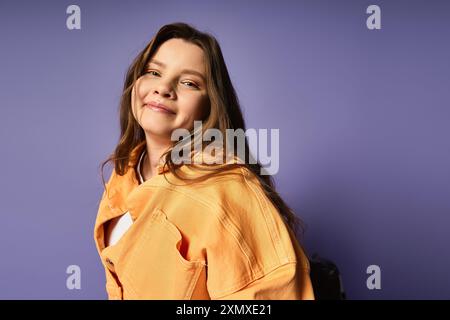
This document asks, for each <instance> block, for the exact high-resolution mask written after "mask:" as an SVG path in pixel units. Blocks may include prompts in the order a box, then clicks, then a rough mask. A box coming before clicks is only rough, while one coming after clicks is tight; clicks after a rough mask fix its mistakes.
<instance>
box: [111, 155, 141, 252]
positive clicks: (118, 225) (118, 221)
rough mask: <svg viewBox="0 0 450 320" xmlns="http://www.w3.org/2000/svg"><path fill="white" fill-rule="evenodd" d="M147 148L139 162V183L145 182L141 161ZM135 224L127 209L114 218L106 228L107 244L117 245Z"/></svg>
mask: <svg viewBox="0 0 450 320" xmlns="http://www.w3.org/2000/svg"><path fill="white" fill-rule="evenodd" d="M144 155H145V149H144V152H142V154H141V157H140V158H139V162H138V165H137V172H138V175H139V183H143V182H144V178H143V177H142V174H141V162H142V159H144ZM132 224H133V220H132V219H131V215H130V213H129V212H128V211H127V212H125V213H124V214H122V215H121V216H120V217H117V218H114V219H112V220H111V221H110V223H109V225H108V228H107V230H106V235H105V239H106V246H107V247H108V246H112V245H115V244H116V243H117V242H118V241H119V239H120V238H122V236H123V234H124V233H125V232H126V231H127V230H128V228H129V227H131V225H132Z"/></svg>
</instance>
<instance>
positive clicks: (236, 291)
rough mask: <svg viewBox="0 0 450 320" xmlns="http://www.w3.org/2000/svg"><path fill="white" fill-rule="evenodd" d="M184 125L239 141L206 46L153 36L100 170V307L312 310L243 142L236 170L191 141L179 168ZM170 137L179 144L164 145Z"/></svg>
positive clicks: (267, 184)
mask: <svg viewBox="0 0 450 320" xmlns="http://www.w3.org/2000/svg"><path fill="white" fill-rule="evenodd" d="M194 121H201V124H202V127H201V130H202V132H201V134H202V133H203V132H204V131H205V130H207V129H216V130H219V131H220V132H221V133H223V137H226V136H227V135H226V130H227V129H235V130H236V129H242V130H244V131H245V130H246V129H245V123H244V119H243V116H242V113H241V109H240V106H239V102H238V99H237V97H236V93H235V90H234V88H233V86H232V83H231V80H230V77H229V75H228V71H227V68H226V65H225V62H224V58H223V56H222V52H221V49H220V46H219V44H218V42H217V40H216V39H215V38H214V37H213V36H211V35H209V34H206V33H203V32H200V31H198V30H196V29H194V28H193V27H192V26H190V25H187V24H184V23H174V24H169V25H165V26H163V27H162V28H161V29H160V30H159V31H158V32H157V34H156V35H155V36H154V38H153V39H152V40H151V41H150V43H149V44H148V45H147V46H146V47H145V48H144V50H143V51H142V52H141V53H140V54H139V55H138V56H137V57H136V59H135V60H134V62H133V63H132V65H131V66H130V68H129V70H128V72H127V75H126V79H125V84H124V91H123V94H122V99H121V104H120V126H121V134H120V140H119V143H118V145H117V147H116V149H115V151H114V153H113V154H112V155H111V156H110V157H109V158H108V159H107V160H106V161H105V162H103V164H102V167H101V168H102V172H103V167H104V166H105V164H107V163H108V162H113V163H114V170H113V172H112V174H111V177H110V178H109V181H108V183H107V184H105V183H104V186H105V192H104V193H103V197H102V199H101V202H100V205H99V210H98V214H97V219H96V223H95V231H94V237H95V242H96V246H97V250H98V252H99V255H100V257H101V261H102V264H103V265H104V267H105V272H106V290H107V293H108V297H109V299H314V293H313V289H312V285H311V281H310V277H309V261H308V258H307V256H306V254H305V251H304V250H303V248H302V247H301V245H300V244H299V243H298V241H297V239H296V237H295V233H296V229H297V226H298V224H299V222H298V221H297V220H296V216H295V214H294V213H293V212H292V211H291V210H290V209H289V207H288V206H287V205H286V204H285V203H284V201H283V200H282V199H281V198H280V196H279V195H278V193H277V192H276V191H275V188H274V184H273V181H272V179H271V177H270V176H268V175H262V174H261V165H260V164H259V163H256V164H252V163H253V162H252V163H249V162H251V161H249V159H250V152H249V149H248V144H247V142H246V141H245V159H241V158H239V157H237V156H233V157H226V155H228V154H230V153H232V154H233V155H235V154H236V153H235V152H236V148H235V147H233V148H232V150H231V148H229V145H227V144H226V142H224V143H223V144H222V146H225V147H223V148H222V149H216V151H217V150H218V152H216V151H214V152H212V153H206V152H205V150H206V147H207V146H208V145H209V144H210V143H211V142H205V141H201V142H200V143H201V150H200V152H198V151H199V150H198V149H197V151H195V148H193V149H190V150H194V151H191V152H190V153H189V157H188V158H189V159H192V160H193V161H191V163H189V162H186V161H185V162H182V163H179V162H176V161H174V159H173V155H174V152H172V151H174V150H175V149H176V148H177V147H179V146H180V145H184V146H189V145H190V146H191V147H192V146H194V143H196V142H198V138H197V140H196V139H195V137H196V136H197V137H198V136H199V135H196V133H198V131H195V130H194V129H195V126H194ZM176 129H184V130H185V131H186V132H188V133H189V136H187V137H184V138H183V139H181V140H180V141H173V139H172V133H173V132H174V130H176ZM201 134H200V137H202V135H201ZM192 137H194V139H187V138H192ZM206 140H208V139H206ZM186 141H188V142H186ZM221 150H222V151H221ZM199 159H203V162H202V161H199ZM205 159H209V160H208V161H205ZM211 159H212V160H219V161H216V163H214V161H213V162H211ZM224 159H226V160H224ZM230 159H231V160H230ZM220 160H223V161H222V163H221V162H220ZM102 178H103V176H102ZM103 182H105V181H104V180H103Z"/></svg>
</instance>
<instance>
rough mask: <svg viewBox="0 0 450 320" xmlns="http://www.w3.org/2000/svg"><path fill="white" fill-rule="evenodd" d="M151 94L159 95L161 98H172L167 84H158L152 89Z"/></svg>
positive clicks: (170, 89)
mask: <svg viewBox="0 0 450 320" xmlns="http://www.w3.org/2000/svg"><path fill="white" fill-rule="evenodd" d="M153 93H156V94H160V95H161V96H163V97H172V96H173V90H172V88H171V87H170V86H169V85H168V84H165V83H160V84H159V85H157V86H156V87H155V88H154V90H153Z"/></svg>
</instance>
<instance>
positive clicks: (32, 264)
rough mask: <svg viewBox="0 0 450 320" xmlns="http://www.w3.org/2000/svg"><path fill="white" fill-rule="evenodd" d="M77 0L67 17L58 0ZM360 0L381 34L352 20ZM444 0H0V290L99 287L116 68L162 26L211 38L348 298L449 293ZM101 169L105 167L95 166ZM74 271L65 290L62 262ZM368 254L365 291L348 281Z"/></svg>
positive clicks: (87, 294) (21, 294)
mask: <svg viewBox="0 0 450 320" xmlns="http://www.w3.org/2000/svg"><path fill="white" fill-rule="evenodd" d="M70 4H77V5H79V6H80V7H81V25H82V29H81V30H73V31H70V30H68V29H67V28H66V17H67V14H66V8H67V6H69V5H70ZM370 4H378V5H379V6H380V7H381V10H382V18H381V21H382V29H381V30H374V31H371V30H368V29H367V28H366V23H365V21H366V17H367V14H366V13H365V11H366V8H367V7H368V6H369V5H370ZM449 13H450V3H449V2H448V1H447V2H445V1H361V0H357V1H275V0H273V1H248V0H246V1H237V0H236V1H228V0H227V1H220V2H219V1H209V0H208V1H76V2H72V1H70V2H69V1H53V2H51V1H47V2H43V1H39V2H38V1H2V2H0V39H1V50H0V57H1V59H0V85H1V89H0V101H1V108H0V116H1V118H0V119H1V126H0V133H1V134H0V145H1V154H2V156H1V158H0V167H1V168H2V175H1V179H0V191H1V192H0V200H1V201H0V213H1V232H0V252H1V258H0V259H1V260H0V298H3V299H13V298H20V299H32V298H37V299H48V298H56V299H80V298H82V299H105V298H106V293H105V290H104V272H103V269H102V266H101V264H100V260H99V257H98V256H97V252H96V249H95V245H94V242H93V226H94V221H95V216H96V213H97V206H98V202H99V200H100V197H101V193H102V186H101V179H100V175H99V169H98V168H99V163H100V161H102V160H104V159H105V158H106V156H107V155H108V154H109V153H110V152H111V151H112V150H113V148H114V147H115V144H116V143H117V140H118V134H119V132H118V112H117V110H118V102H119V97H120V94H121V88H122V85H123V78H124V74H125V70H126V68H127V67H128V65H129V64H130V62H131V60H132V59H133V58H134V57H135V56H136V54H137V53H138V52H139V51H140V50H141V49H142V48H143V46H144V45H145V44H146V43H147V42H148V41H149V40H150V38H151V37H152V36H153V34H154V33H155V32H156V31H157V29H158V28H159V27H160V26H162V25H163V24H166V23H170V22H174V21H184V22H188V23H191V24H193V25H194V26H196V27H198V28H199V29H200V30H204V31H209V32H211V33H213V34H214V35H215V36H216V37H217V38H218V40H219V42H220V44H221V46H222V49H223V53H224V56H225V59H226V62H227V65H228V68H229V71H230V74H231V77H232V80H233V82H234V85H235V87H236V89H237V92H238V95H239V98H240V100H241V102H242V107H243V109H244V114H245V117H246V120H247V125H248V127H249V128H250V127H251V128H279V129H280V140H281V150H280V152H281V155H280V171H279V173H278V174H277V175H276V182H277V186H278V190H279V191H280V192H281V194H282V196H283V197H284V198H285V200H286V201H287V202H288V203H289V204H290V205H291V206H292V207H293V208H294V209H295V210H296V212H298V214H299V215H300V216H301V217H302V218H303V220H305V222H306V223H307V224H308V230H307V232H306V239H305V242H306V247H307V249H308V252H309V253H310V254H312V253H314V252H318V253H319V254H321V255H322V256H324V257H326V258H328V259H331V260H333V261H334V262H335V263H336V264H337V265H338V267H339V268H340V270H341V272H342V276H343V281H344V287H345V290H346V293H347V296H348V298H350V299H380V298H387V299H393V298H412V299H416V298H447V299H448V298H450V277H449V272H450V271H449V270H450V256H449V249H448V244H449V243H450V232H449V229H450V228H449V226H450V216H449V214H450V142H449V135H450V126H449V120H450V111H449V107H450V93H449V89H450V81H449V78H450V62H449V57H450V44H449V40H448V39H449V34H450V19H449V18H448V17H449ZM108 174H109V171H105V175H108ZM71 264H76V265H79V266H80V267H81V290H68V289H67V288H66V278H67V276H68V275H67V274H66V268H67V266H68V265H71ZM371 264H377V265H379V266H380V267H381V272H382V275H381V285H382V288H381V290H368V289H367V287H366V279H367V277H368V275H367V274H366V268H367V266H369V265H371Z"/></svg>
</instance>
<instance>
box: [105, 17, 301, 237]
mask: <svg viewBox="0 0 450 320" xmlns="http://www.w3.org/2000/svg"><path fill="white" fill-rule="evenodd" d="M172 38H179V39H183V40H185V41H188V42H190V43H192V44H195V45H197V46H199V47H200V48H201V49H203V52H204V56H205V66H206V83H207V93H208V97H209V114H208V115H207V116H206V119H204V121H203V122H202V129H203V130H206V129H209V128H215V129H218V130H220V131H221V132H222V135H223V136H224V137H226V129H234V130H237V129H242V130H243V131H244V132H245V131H246V128H245V122H244V118H243V115H242V112H241V107H240V104H239V101H238V98H237V95H236V92H235V89H234V87H233V85H232V83H231V79H230V76H229V74H228V70H227V67H226V65H225V61H224V58H223V55H222V50H221V49H220V46H219V43H218V42H217V40H216V38H215V37H214V36H212V35H210V34H208V33H204V32H200V31H198V30H197V29H195V28H194V27H192V26H191V25H188V24H186V23H181V22H178V23H172V24H167V25H164V26H163V27H161V28H160V29H159V31H158V32H157V33H156V35H155V36H154V37H153V38H152V39H151V41H150V42H149V43H148V44H147V45H146V47H145V48H144V49H143V50H142V51H141V52H140V53H139V54H138V56H137V57H136V58H135V59H134V61H133V62H132V64H131V65H130V67H129V68H128V71H127V74H126V77H125V83H124V87H123V93H122V97H121V101H120V139H119V143H118V145H117V146H116V148H115V150H114V153H113V154H111V155H110V156H109V158H108V159H107V160H105V161H104V162H102V164H101V176H102V181H103V186H104V187H105V189H106V185H105V180H104V177H103V168H104V166H105V165H106V164H107V163H108V162H110V161H111V162H113V163H114V170H115V172H116V174H118V175H124V174H125V173H126V172H127V170H128V168H129V166H128V163H129V160H130V154H131V151H132V150H133V149H134V148H135V147H136V146H137V145H139V144H141V143H142V142H143V141H145V133H144V130H143V129H142V127H141V126H140V125H139V123H138V122H137V121H136V119H135V117H134V116H133V112H132V106H131V93H132V89H133V86H134V85H135V83H136V80H137V79H138V78H139V77H141V76H142V75H143V74H144V72H145V66H146V64H147V63H148V61H149V59H150V58H151V57H152V56H153V55H154V53H155V52H156V50H157V49H158V48H159V46H160V45H161V44H162V43H164V42H165V41H167V40H169V39H172ZM196 136H198V135H196ZM191 137H194V131H193V130H191ZM191 141H192V144H193V143H195V139H192V140H191ZM181 142H182V141H179V142H177V143H181ZM174 145H176V143H174ZM202 145H203V147H204V142H202ZM172 149H173V147H172V148H171V149H170V150H168V151H167V152H165V153H164V154H163V155H162V158H164V166H167V168H168V169H169V171H170V172H171V173H172V174H173V175H175V176H176V177H178V178H181V179H183V180H186V179H187V178H186V177H181V176H180V175H178V172H177V168H178V167H179V166H180V165H176V164H174V163H173V161H172V159H171V157H170V152H171V150H172ZM249 152H250V151H249V147H248V142H247V139H245V156H246V159H244V160H245V161H244V163H240V164H228V165H225V166H220V167H218V166H215V167H213V168H212V169H211V168H207V167H205V166H203V167H202V168H201V169H202V170H203V169H206V170H212V171H213V172H212V173H211V174H220V173H224V172H225V171H227V170H229V169H231V168H235V167H236V166H244V167H246V168H247V169H248V170H250V171H251V172H252V173H253V174H254V175H255V176H256V177H257V178H258V181H259V183H260V184H261V186H262V189H263V191H264V193H265V195H266V196H267V198H268V199H269V200H270V201H271V203H272V204H273V205H274V206H275V207H276V208H277V209H278V211H279V213H280V214H281V215H282V217H283V218H284V220H285V222H286V223H287V224H288V225H289V227H291V229H292V230H293V231H294V232H295V233H298V231H299V227H300V231H301V232H302V234H303V231H304V224H303V222H302V221H301V220H300V219H299V218H298V217H297V216H296V215H295V214H294V212H293V211H292V209H291V208H289V206H288V205H287V204H286V203H285V202H284V201H283V199H282V198H281V197H280V195H279V194H278V192H276V190H275V184H274V181H273V178H272V176H270V175H262V174H261V164H260V163H259V162H258V161H256V162H257V163H256V164H254V161H252V162H251V163H249V162H250V161H247V160H248V159H250V156H251V155H250V154H249ZM192 166H194V165H192ZM204 178H205V176H203V177H202V179H204ZM195 181H197V179H195Z"/></svg>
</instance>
